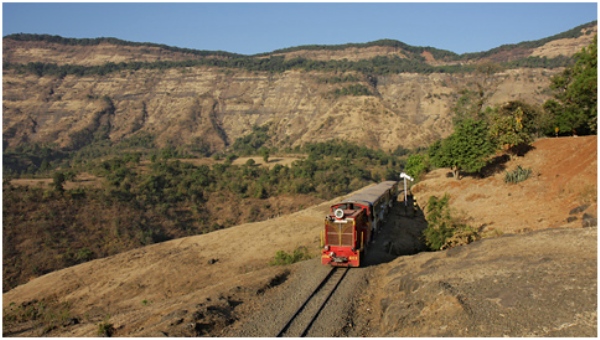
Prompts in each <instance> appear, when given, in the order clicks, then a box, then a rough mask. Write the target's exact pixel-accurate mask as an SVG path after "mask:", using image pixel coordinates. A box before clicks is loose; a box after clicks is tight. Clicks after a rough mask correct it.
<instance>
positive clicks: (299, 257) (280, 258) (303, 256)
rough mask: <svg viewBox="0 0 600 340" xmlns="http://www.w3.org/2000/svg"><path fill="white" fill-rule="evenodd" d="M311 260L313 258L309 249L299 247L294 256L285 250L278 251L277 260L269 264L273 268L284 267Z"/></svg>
mask: <svg viewBox="0 0 600 340" xmlns="http://www.w3.org/2000/svg"><path fill="white" fill-rule="evenodd" d="M311 258H312V256H311V255H310V254H309V253H308V249H307V248H306V247H298V248H296V249H295V250H294V252H293V253H292V254H290V253H287V252H285V251H283V250H280V251H278V252H277V253H276V254H275V258H274V259H273V260H272V261H271V262H269V264H270V265H272V266H283V265H286V264H292V263H296V262H300V261H304V260H309V259H311Z"/></svg>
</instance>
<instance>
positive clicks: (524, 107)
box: [485, 101, 548, 156]
mask: <svg viewBox="0 0 600 340" xmlns="http://www.w3.org/2000/svg"><path fill="white" fill-rule="evenodd" d="M485 117H486V119H487V121H488V124H489V128H490V137H491V138H492V140H493V141H494V142H495V144H496V146H497V148H499V149H500V148H502V149H505V150H506V151H507V152H508V153H509V154H510V155H511V156H512V155H518V154H520V153H521V152H522V150H523V149H524V148H525V147H526V146H528V145H530V144H531V142H533V138H534V136H536V135H538V134H539V132H541V131H542V130H544V129H547V126H548V123H547V122H544V121H543V119H544V117H542V114H541V110H538V109H536V108H535V107H533V106H531V105H528V104H526V103H523V102H521V101H511V102H508V103H506V104H504V105H499V106H496V107H494V108H488V110H486V115H485Z"/></svg>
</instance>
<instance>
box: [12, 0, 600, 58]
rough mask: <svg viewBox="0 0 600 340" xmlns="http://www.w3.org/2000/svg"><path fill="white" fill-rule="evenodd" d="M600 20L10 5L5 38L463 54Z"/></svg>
mask: <svg viewBox="0 0 600 340" xmlns="http://www.w3.org/2000/svg"><path fill="white" fill-rule="evenodd" d="M597 18H598V9H597V3H596V2H579V3H566V2H565V3H554V2H551V3H541V2H532V3H519V2H516V3H515V2H513V3H485V2H484V3H468V2H466V3H447V2H438V3H422V2H416V3H402V2H399V3H394V2H392V3H390V2H383V3H353V2H350V3H335V2H334V3H319V2H316V3H315V2H312V3H271V2H266V3H246V2H244V3H222V2H221V3H185V2H184V3H135V2H134V3H114V2H112V3H108V2H107V3H8V2H4V3H3V5H2V35H3V36H6V35H8V34H12V33H37V34H51V35H60V36H62V37H66V38H98V37H115V38H119V39H122V40H127V41H134V42H151V43H157V44H165V45H169V46H176V47H183V48H192V49H198V50H213V51H214V50H221V51H227V52H234V53H241V54H248V55H249V54H257V53H263V52H271V51H273V50H276V49H281V48H286V47H293V46H300V45H311V44H317V45H337V44H345V43H363V42H370V41H374V40H379V39H394V40H399V41H401V42H404V43H407V44H409V45H413V46H430V47H435V48H439V49H444V50H449V51H452V52H455V53H459V54H462V53H469V52H481V51H487V50H489V49H492V48H495V47H498V46H501V45H504V44H515V43H519V42H523V41H530V40H537V39H542V38H546V37H549V36H552V35H555V34H558V33H561V32H564V31H567V30H569V29H571V28H574V27H576V26H579V25H582V24H585V23H588V22H590V21H594V20H597Z"/></svg>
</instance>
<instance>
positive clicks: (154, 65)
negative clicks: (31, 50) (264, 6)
mask: <svg viewBox="0 0 600 340" xmlns="http://www.w3.org/2000/svg"><path fill="white" fill-rule="evenodd" d="M595 24H596V21H594V22H591V23H588V24H585V25H581V26H578V27H576V28H573V29H571V30H569V31H566V32H564V33H560V34H557V35H555V36H552V37H549V38H545V39H540V40H536V41H527V42H522V43H519V44H513V45H503V46H500V47H497V48H495V49H492V50H489V51H486V52H479V53H467V54H462V55H457V54H456V53H453V52H450V51H444V50H439V49H435V48H432V47H414V46H410V45H407V44H404V43H402V42H399V41H396V40H389V39H386V40H378V41H374V42H370V43H363V44H344V45H307V46H299V47H291V48H287V49H281V50H276V51H273V52H271V53H264V54H258V55H255V56H245V55H240V54H235V53H228V52H222V51H200V50H192V49H184V48H177V47H170V46H166V45H159V44H151V43H134V42H127V41H123V40H119V39H116V38H96V39H74V38H63V37H60V36H53V35H37V34H23V33H20V34H13V35H9V36H6V37H5V39H6V38H9V39H13V40H17V41H45V42H51V43H59V44H66V45H80V46H90V45H98V44H100V43H111V44H115V45H120V46H138V47H139V46H145V47H156V48H161V49H165V50H169V51H172V52H179V53H186V54H190V55H192V56H194V57H196V58H195V59H190V60H185V61H156V62H129V63H125V62H121V63H112V62H108V63H106V64H103V65H97V66H82V65H57V64H53V63H41V62H35V63H27V64H20V63H8V62H5V63H3V67H4V69H5V70H15V71H16V72H23V73H33V74H37V75H38V76H57V77H64V76H67V75H75V76H90V75H105V74H110V73H113V72H119V71H127V70H129V71H136V70H140V69H170V68H184V67H195V66H211V67H220V68H234V69H244V70H247V71H256V72H272V73H280V72H285V71H288V70H292V69H297V70H304V71H323V72H333V71H335V72H349V71H354V72H358V73H362V74H369V75H385V74H397V73H404V72H411V73H425V74H428V73H461V72H466V73H468V72H472V71H473V70H474V66H473V65H471V64H466V63H465V64H463V63H462V62H466V61H473V60H477V59H481V58H490V57H493V56H494V55H495V54H497V53H500V52H509V53H510V52H514V54H516V55H518V54H519V51H523V50H526V49H531V48H536V47H539V46H542V45H543V44H545V43H547V42H549V41H552V40H556V39H563V38H576V37H579V36H581V35H582V33H581V30H582V29H583V28H585V27H589V26H592V25H595ZM370 46H388V47H389V46H391V47H397V48H401V49H402V50H403V51H405V52H408V53H407V55H408V58H399V57H396V56H394V57H387V56H378V57H374V58H372V59H365V60H359V61H348V60H329V61H318V60H311V59H307V58H302V57H298V58H293V59H287V60H286V59H285V57H283V56H274V55H273V54H280V53H289V52H293V51H300V50H343V49H346V48H351V47H355V48H365V47H370ZM424 51H427V52H429V53H431V54H432V55H433V56H434V58H436V59H437V60H442V61H445V62H456V63H455V64H452V65H442V66H432V65H429V64H427V63H426V61H425V59H424V58H423V57H422V56H421V53H422V52H424ZM492 59H493V58H492ZM573 62H574V60H573V58H569V57H564V56H559V57H556V58H545V57H527V58H520V59H517V60H514V61H509V62H499V63H498V64H499V65H500V66H502V67H503V68H524V67H526V68H549V69H550V68H556V67H566V66H571V65H572V64H573Z"/></svg>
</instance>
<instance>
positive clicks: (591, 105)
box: [544, 36, 598, 134]
mask: <svg viewBox="0 0 600 340" xmlns="http://www.w3.org/2000/svg"><path fill="white" fill-rule="evenodd" d="M575 58H576V62H575V65H573V66H572V67H569V68H567V69H565V70H564V71H563V72H562V73H561V74H559V75H556V76H554V77H553V78H552V80H551V81H552V83H551V85H550V89H552V90H553V91H554V99H550V100H548V101H546V103H544V109H545V110H546V111H548V112H549V113H550V114H551V115H552V116H553V124H554V126H555V128H557V129H558V133H560V134H571V133H574V134H596V133H597V120H598V37H597V36H596V37H595V38H594V40H593V42H592V43H591V44H590V45H589V46H587V47H584V48H583V49H582V50H581V51H580V52H579V53H577V54H576V55H575Z"/></svg>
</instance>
